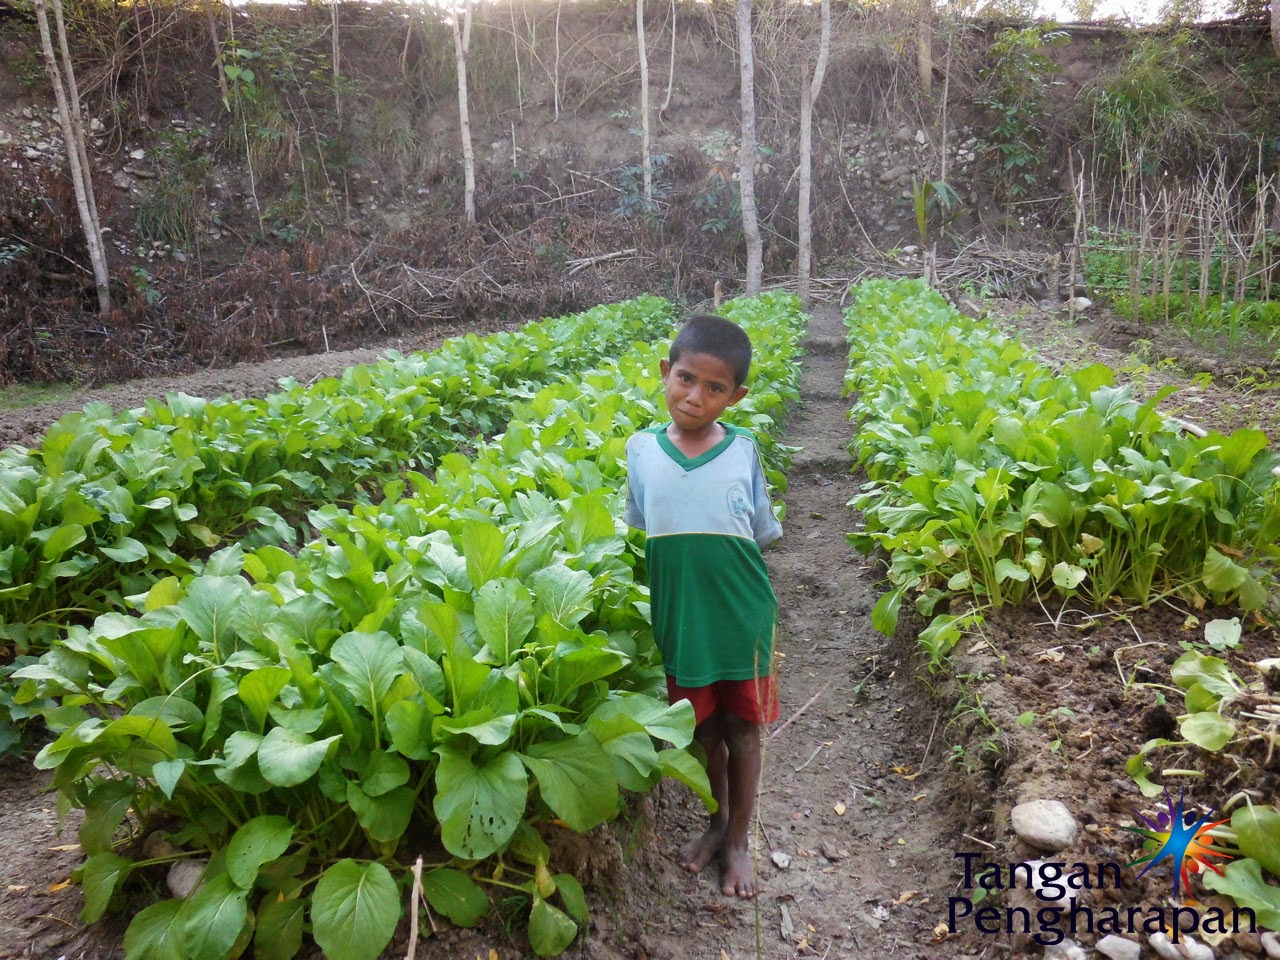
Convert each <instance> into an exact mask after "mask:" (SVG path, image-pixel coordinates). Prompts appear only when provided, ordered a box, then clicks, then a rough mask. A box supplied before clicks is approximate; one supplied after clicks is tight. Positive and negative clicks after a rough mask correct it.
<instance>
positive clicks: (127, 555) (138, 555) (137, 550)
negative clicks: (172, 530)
mask: <svg viewBox="0 0 1280 960" xmlns="http://www.w3.org/2000/svg"><path fill="white" fill-rule="evenodd" d="M99 549H100V550H101V551H102V552H103V553H104V554H106V555H107V556H108V557H110V558H111V559H112V560H114V561H115V562H116V563H136V562H137V561H139V560H145V559H147V548H146V547H145V546H143V545H142V544H141V543H139V542H138V541H137V540H135V539H133V537H121V538H120V539H119V540H117V541H116V542H115V543H113V544H112V545H111V546H109V547H100V548H99Z"/></svg>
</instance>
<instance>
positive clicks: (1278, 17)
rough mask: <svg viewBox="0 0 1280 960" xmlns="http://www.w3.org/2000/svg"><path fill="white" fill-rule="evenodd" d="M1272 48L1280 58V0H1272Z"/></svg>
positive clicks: (1277, 57)
mask: <svg viewBox="0 0 1280 960" xmlns="http://www.w3.org/2000/svg"><path fill="white" fill-rule="evenodd" d="M1271 49H1272V50H1274V51H1275V52H1276V59H1280V0H1271Z"/></svg>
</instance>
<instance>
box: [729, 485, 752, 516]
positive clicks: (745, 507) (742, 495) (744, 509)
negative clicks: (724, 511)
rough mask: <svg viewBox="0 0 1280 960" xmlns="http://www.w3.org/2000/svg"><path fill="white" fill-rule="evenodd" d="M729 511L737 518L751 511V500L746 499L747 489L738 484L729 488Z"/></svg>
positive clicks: (747, 514)
mask: <svg viewBox="0 0 1280 960" xmlns="http://www.w3.org/2000/svg"><path fill="white" fill-rule="evenodd" d="M728 497H729V512H730V513H731V514H733V515H734V516H735V517H737V518H738V519H739V520H742V519H745V518H746V517H747V516H749V515H750V513H751V501H750V500H749V499H747V491H746V490H745V489H743V488H742V487H741V486H739V485H735V486H732V487H730V488H729V494H728Z"/></svg>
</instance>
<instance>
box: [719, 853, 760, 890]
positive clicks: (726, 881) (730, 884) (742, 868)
mask: <svg viewBox="0 0 1280 960" xmlns="http://www.w3.org/2000/svg"><path fill="white" fill-rule="evenodd" d="M720 858H721V860H722V861H723V862H724V877H723V878H722V881H721V884H720V892H721V893H723V894H724V895H725V896H726V897H741V898H742V899H743V900H750V899H751V898H753V897H754V896H755V895H756V871H755V865H754V864H753V863H752V862H751V854H750V853H749V852H748V851H747V847H746V844H743V845H742V846H730V845H729V844H727V843H726V844H725V845H724V846H722V847H721V848H720Z"/></svg>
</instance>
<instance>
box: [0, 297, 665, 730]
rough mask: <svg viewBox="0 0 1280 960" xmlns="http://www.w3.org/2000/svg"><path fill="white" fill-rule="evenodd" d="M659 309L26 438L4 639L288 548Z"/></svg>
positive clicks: (104, 417)
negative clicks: (250, 549)
mask: <svg viewBox="0 0 1280 960" xmlns="http://www.w3.org/2000/svg"><path fill="white" fill-rule="evenodd" d="M671 319H672V307H671V305H670V304H669V303H667V302H666V301H664V300H660V299H658V298H656V297H641V298H638V299H636V300H632V301H628V302H627V303H623V304H616V305H602V306H599V307H596V308H594V309H592V310H590V311H587V312H586V313H583V314H577V315H573V316H568V317H560V318H555V319H549V320H543V321H541V322H539V323H534V324H529V325H528V326H526V327H525V328H523V329H522V330H520V331H518V332H503V333H498V334H494V335H492V336H488V337H483V338H482V337H477V336H475V335H468V336H465V337H460V338H456V339H453V340H450V341H447V342H446V343H445V345H444V346H443V347H441V348H440V349H439V350H437V351H436V352H434V353H431V354H416V355H411V356H408V357H401V356H396V355H392V356H391V357H389V358H388V359H385V360H383V361H380V362H378V363H376V364H373V365H370V366H359V367H352V368H351V369H349V370H347V371H346V372H345V373H344V374H343V375H342V377H341V378H328V379H325V380H321V381H319V382H318V383H315V384H312V385H310V386H305V387H304V386H301V385H299V384H297V383H296V382H292V381H286V382H285V383H284V384H283V389H282V390H281V391H280V392H278V393H275V394H272V395H271V396H268V397H266V398H263V399H258V398H248V399H242V400H230V399H222V400H212V401H211V400H205V399H201V398H198V397H190V396H186V395H184V394H172V395H170V396H169V398H168V399H167V400H166V401H164V402H161V401H151V402H149V403H148V404H147V405H146V406H145V407H143V408H140V409H137V410H132V411H128V412H125V413H121V414H115V413H113V412H112V411H111V409H110V408H109V407H107V406H106V405H105V404H90V405H89V406H87V407H86V408H85V410H84V412H83V413H79V414H74V415H72V416H69V417H66V418H64V419H63V420H61V421H59V422H58V423H57V424H55V425H54V426H53V427H52V428H51V429H50V430H49V432H48V433H47V434H46V435H45V437H44V438H43V441H42V443H41V444H40V446H39V447H38V448H37V449H35V450H25V449H22V448H17V447H14V448H9V449H6V450H4V451H2V452H0V645H7V646H8V647H9V648H10V650H11V651H12V655H15V656H17V657H19V658H21V657H23V656H24V655H28V654H38V653H40V652H42V651H43V650H45V649H47V648H48V647H49V645H50V644H51V643H52V641H53V640H54V639H55V638H56V637H58V636H59V635H60V633H61V632H62V631H63V630H64V629H65V628H66V626H67V625H69V624H73V623H84V622H87V621H88V620H89V619H90V618H91V617H93V616H94V615H97V614H100V613H103V612H106V611H108V610H111V609H116V608H118V607H119V606H120V604H121V600H122V598H123V597H125V596H128V595H131V594H135V593H139V592H142V591H145V590H146V589H147V588H148V587H149V586H150V585H151V584H153V583H154V582H155V581H156V580H157V579H160V578H162V577H166V576H179V577H180V576H185V575H187V574H189V573H191V572H194V571H198V570H199V569H200V567H201V563H202V561H201V559H200V558H201V557H202V556H207V555H208V553H209V552H210V551H212V550H213V549H215V548H217V547H219V546H220V545H223V544H225V543H228V542H243V543H244V544H245V545H247V546H253V545H256V544H264V543H282V544H286V545H288V544H293V543H295V542H296V539H297V534H296V533H295V528H296V527H298V526H300V525H301V524H302V522H303V521H304V518H305V513H306V511H307V510H308V509H310V508H312V507H315V506H319V505H320V504H323V503H331V502H350V501H353V500H361V499H367V498H368V496H369V495H370V494H371V493H372V494H377V492H378V486H379V485H380V483H381V482H382V481H383V480H385V479H386V478H387V477H390V476H394V475H395V474H396V473H398V472H399V471H401V470H403V469H406V468H410V467H416V468H418V469H428V468H430V467H431V466H432V465H433V464H434V463H435V462H436V460H437V459H438V458H439V457H440V456H441V455H443V454H446V453H448V452H450V451H452V450H457V449H464V448H465V447H466V446H468V445H469V444H471V443H472V442H474V440H475V439H476V438H477V437H483V436H485V435H487V434H489V433H491V432H493V431H494V430H495V429H498V428H500V427H501V425H502V424H503V423H504V422H505V420H506V418H507V416H508V415H509V412H510V407H511V404H512V402H513V401H515V400H518V399H520V398H522V397H527V396H528V395H529V393H530V392H531V391H532V390H533V389H536V387H538V386H540V385H542V384H545V383H549V382H552V381H554V380H557V379H559V378H560V377H563V376H566V375H571V374H573V373H574V372H575V371H578V370H581V369H583V368H584V367H585V366H587V365H588V364H590V363H594V362H595V361H596V360H597V359H598V358H599V356H601V355H602V354H606V353H611V352H614V351H616V350H618V349H619V348H621V347H624V346H626V345H629V344H630V343H632V342H633V341H634V340H636V339H642V338H646V337H651V336H654V335H657V334H658V333H660V332H661V331H663V330H665V329H666V328H667V327H669V326H670V323H671ZM0 649H2V648H0ZM19 706H20V705H19ZM24 712H25V711H24V710H22V709H18V710H16V711H15V712H14V713H13V718H14V719H17V720H21V719H22V718H23V714H24ZM6 733H7V735H8V737H9V738H10V739H12V738H13V731H12V729H11V728H10V727H9V726H8V725H7V724H6V722H5V717H4V715H3V709H2V705H0V738H3V737H5V736H6Z"/></svg>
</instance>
